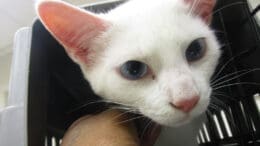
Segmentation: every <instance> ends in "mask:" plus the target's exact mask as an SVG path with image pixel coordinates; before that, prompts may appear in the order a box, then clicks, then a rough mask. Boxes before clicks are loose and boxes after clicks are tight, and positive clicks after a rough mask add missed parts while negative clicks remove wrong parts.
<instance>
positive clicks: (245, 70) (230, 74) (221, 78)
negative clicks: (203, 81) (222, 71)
mask: <svg viewBox="0 0 260 146" xmlns="http://www.w3.org/2000/svg"><path fill="white" fill-rule="evenodd" d="M251 70H253V69H244V70H239V71H235V72H232V73H229V74H226V75H224V76H222V77H220V78H218V79H216V80H214V81H211V83H210V84H211V86H215V85H216V84H219V83H221V82H223V80H224V79H226V78H229V79H230V77H232V76H233V77H232V78H234V75H236V76H238V75H241V74H244V73H246V72H249V71H251ZM249 73H250V72H249ZM224 81H226V80H224Z"/></svg>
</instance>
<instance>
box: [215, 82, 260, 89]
mask: <svg viewBox="0 0 260 146" xmlns="http://www.w3.org/2000/svg"><path fill="white" fill-rule="evenodd" d="M236 85H256V86H259V85H260V83H256V82H238V83H232V84H227V85H223V86H219V87H215V88H213V90H218V89H221V88H225V87H230V86H236Z"/></svg>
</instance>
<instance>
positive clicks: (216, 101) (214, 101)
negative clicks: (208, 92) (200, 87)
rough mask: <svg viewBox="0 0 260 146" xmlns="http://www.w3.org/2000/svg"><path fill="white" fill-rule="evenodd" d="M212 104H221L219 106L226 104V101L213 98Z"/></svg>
mask: <svg viewBox="0 0 260 146" xmlns="http://www.w3.org/2000/svg"><path fill="white" fill-rule="evenodd" d="M211 101H212V102H211V103H219V104H225V103H224V101H222V100H220V99H219V98H217V97H215V96H212V100H211Z"/></svg>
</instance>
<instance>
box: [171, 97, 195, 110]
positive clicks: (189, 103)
mask: <svg viewBox="0 0 260 146" xmlns="http://www.w3.org/2000/svg"><path fill="white" fill-rule="evenodd" d="M199 99H200V97H199V96H193V97H191V98H188V99H183V100H179V101H176V102H171V103H170V104H171V106H173V107H174V108H177V109H179V110H181V111H183V112H185V113H188V112H190V111H191V110H192V109H193V108H194V107H195V106H196V105H197V103H198V101H199Z"/></svg>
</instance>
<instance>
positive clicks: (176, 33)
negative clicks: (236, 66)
mask: <svg viewBox="0 0 260 146" xmlns="http://www.w3.org/2000/svg"><path fill="white" fill-rule="evenodd" d="M213 6H214V0H200V2H198V3H197V1H196V0H132V1H130V2H127V3H126V4H123V5H122V6H119V7H118V8H116V9H114V10H112V11H110V12H109V13H107V14H99V15H96V14H93V13H90V12H86V11H84V10H81V9H79V8H77V7H74V6H71V5H69V4H66V3H64V2H57V1H43V2H41V3H39V5H38V6H37V11H38V15H39V16H40V19H41V21H42V22H43V24H44V25H45V26H46V28H47V29H48V30H49V31H50V33H51V34H52V35H53V36H54V37H55V38H56V39H57V40H58V41H59V42H60V43H61V44H62V45H63V46H64V48H65V49H66V51H67V53H68V55H69V56H70V57H71V58H72V59H73V60H74V61H75V62H76V63H78V64H79V65H80V67H81V69H82V72H83V74H84V76H85V78H86V79H87V80H88V81H89V82H90V84H91V86H92V88H93V90H94V91H95V93H96V94H98V95H100V96H102V97H103V98H105V99H107V100H110V101H112V102H116V103H121V104H122V105H127V106H129V107H132V108H133V109H135V110H138V111H139V112H141V113H142V114H144V115H145V116H147V117H149V118H151V119H153V120H154V121H156V122H158V123H160V124H163V125H177V124H180V123H183V122H185V121H188V120H189V119H191V118H192V117H194V116H196V115H198V114H201V113H202V112H203V111H205V109H206V108H207V106H208V103H209V96H210V94H211V90H212V89H211V87H210V77H211V76H212V74H213V72H214V69H215V67H216V64H217V61H218V58H219V56H220V50H219V45H218V43H217V40H216V38H215V36H214V34H213V32H212V31H211V30H210V28H209V27H208V24H209V23H210V17H211V12H212V9H213Z"/></svg>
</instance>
